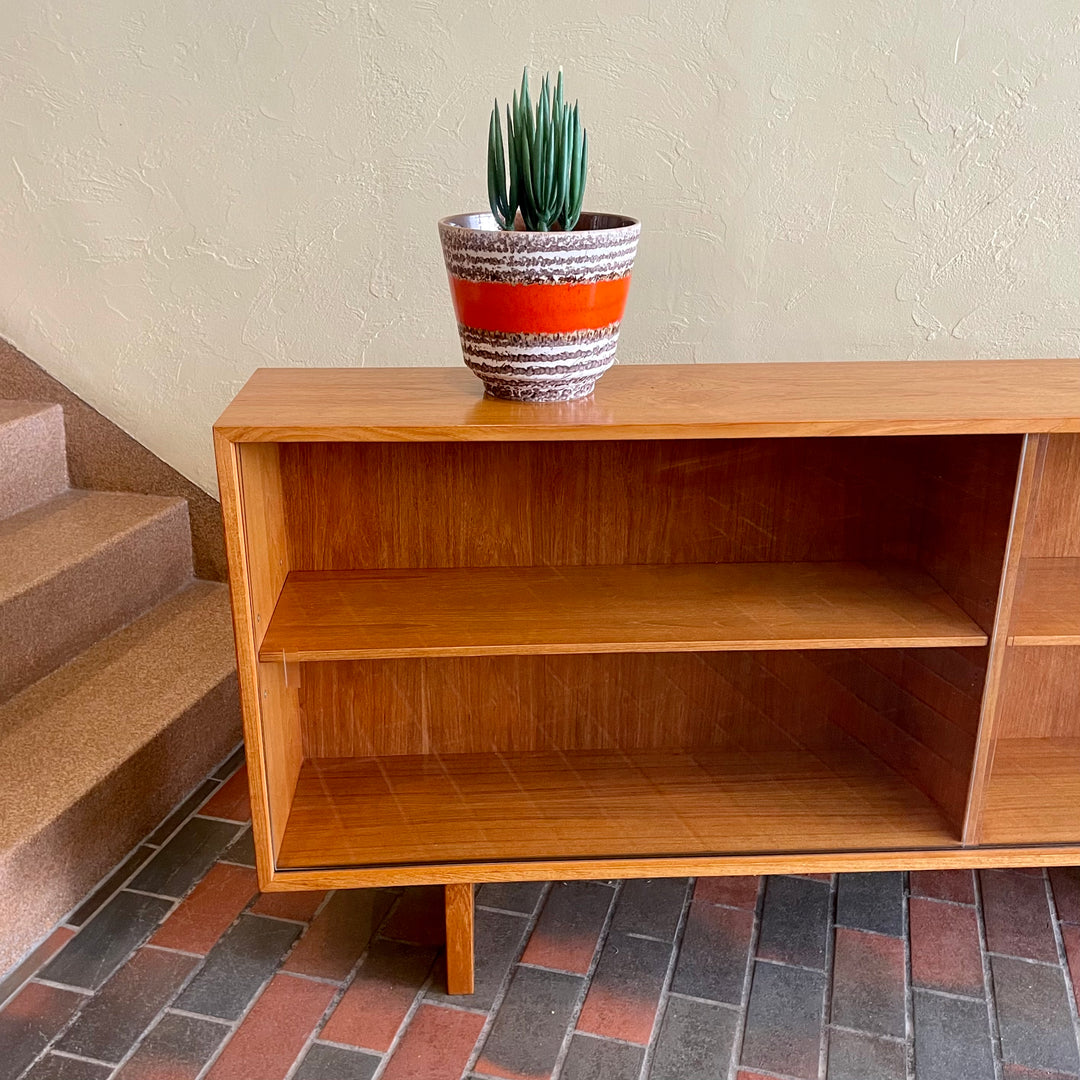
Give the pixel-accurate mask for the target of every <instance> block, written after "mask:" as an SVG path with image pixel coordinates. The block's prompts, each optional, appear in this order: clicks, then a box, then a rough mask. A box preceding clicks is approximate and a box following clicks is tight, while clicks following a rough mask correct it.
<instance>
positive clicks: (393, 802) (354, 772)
mask: <svg viewBox="0 0 1080 1080" xmlns="http://www.w3.org/2000/svg"><path fill="white" fill-rule="evenodd" d="M958 842H959V841H958V838H957V836H956V834H955V831H954V830H953V829H952V828H951V827H950V826H949V824H948V822H947V821H946V820H945V818H944V816H943V815H942V813H941V811H940V810H939V809H938V808H937V807H936V806H935V805H934V804H933V803H932V802H931V801H930V800H929V799H927V798H926V796H925V795H923V794H922V793H921V792H920V791H919V790H917V789H916V788H915V787H913V786H912V785H911V784H909V783H907V782H906V781H905V780H903V779H902V778H901V777H900V776H898V775H897V774H896V773H894V772H893V771H892V770H891V769H889V768H887V767H886V766H885V765H883V764H882V763H881V762H880V761H879V760H878V759H877V758H875V757H874V756H873V755H871V754H869V753H868V752H865V751H862V750H858V749H850V750H849V749H845V750H842V751H839V750H837V751H831V750H826V751H815V752H814V753H811V752H809V751H798V752H791V751H784V752H770V753H752V754H751V753H739V752H722V753H718V752H697V751H695V752H689V751H678V750H654V751H636V752H622V751H617V750H607V751H601V750H596V751H574V752H572V753H571V752H565V753H562V752H558V751H554V752H542V753H518V754H497V753H490V754H455V755H448V756H445V757H437V756H434V755H425V756H419V755H418V756H402V757H381V758H323V759H313V760H309V761H307V762H305V764H304V766H303V769H302V770H301V773H300V779H299V782H298V784H297V787H296V793H295V795H294V798H293V804H292V810H291V813H290V815H289V820H288V824H287V826H286V830H285V836H284V839H283V841H282V845H281V850H280V852H279V855H278V867H279V868H281V869H302V868H303V869H309V868H326V867H374V866H407V865H413V866H416V865H432V864H440V863H462V862H480V861H545V860H553V859H560V858H562V859H567V858H583V859H592V858H596V859H603V858H620V857H623V858H625V857H647V856H666V855H704V854H736V853H744V854H746V853H765V852H794V851H803V852H814V851H871V850H888V849H897V848H927V849H929V848H943V847H952V846H956V845H958Z"/></svg>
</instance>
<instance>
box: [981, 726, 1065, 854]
mask: <svg viewBox="0 0 1080 1080" xmlns="http://www.w3.org/2000/svg"><path fill="white" fill-rule="evenodd" d="M1078 841H1080V737H1077V738H1038V739H999V740H998V743H997V748H996V750H995V752H994V764H993V770H992V772H991V774H990V782H989V784H988V786H987V790H986V804H985V808H984V810H983V820H982V832H981V834H980V837H979V842H980V843H982V844H1068V843H1077V842H1078Z"/></svg>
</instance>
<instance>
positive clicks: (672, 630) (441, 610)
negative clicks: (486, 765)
mask: <svg viewBox="0 0 1080 1080" xmlns="http://www.w3.org/2000/svg"><path fill="white" fill-rule="evenodd" d="M985 644H986V635H985V634H984V633H983V632H982V631H981V630H980V629H979V627H978V626H976V624H975V623H973V622H972V621H971V620H970V619H969V618H968V617H967V616H966V615H965V614H964V613H963V612H962V611H961V610H960V608H958V607H957V606H956V604H954V603H953V601H952V600H950V599H949V597H948V596H946V595H945V593H944V592H942V590H941V589H940V588H938V586H937V585H936V584H935V583H934V582H933V581H932V580H931V579H930V578H929V577H927V576H926V575H924V574H920V573H917V572H913V571H910V570H906V569H900V568H887V567H885V568H873V567H869V566H865V565H863V564H861V563H726V564H724V563H721V564H717V563H693V564H670V565H657V566H562V567H533V566H513V567H483V568H476V569H438V570H356V571H332V572H300V573H298V572H295V571H294V572H293V573H290V574H289V576H288V578H287V579H286V581H285V585H284V588H283V589H282V592H281V597H280V598H279V600H278V603H277V606H276V608H275V610H274V614H273V617H272V618H271V620H270V625H269V626H268V627H267V630H266V636H265V637H264V639H263V643H262V646H261V648H260V650H259V659H260V660H264V661H272V660H281V658H282V655H283V654H284V656H285V657H286V658H287V659H288V660H290V661H293V660H358V659H376V658H392V657H406V656H497V655H503V654H506V655H509V654H516V655H527V654H537V653H601V652H705V651H720V650H743V651H745V650H753V649H853V648H907V647H923V646H924V647H953V646H966V645H985Z"/></svg>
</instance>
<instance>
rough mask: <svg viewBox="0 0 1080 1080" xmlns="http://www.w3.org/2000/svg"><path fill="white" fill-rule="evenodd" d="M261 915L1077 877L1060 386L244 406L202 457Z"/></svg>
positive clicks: (664, 387) (1043, 379)
mask: <svg viewBox="0 0 1080 1080" xmlns="http://www.w3.org/2000/svg"><path fill="white" fill-rule="evenodd" d="M215 440H216V448H217V460H218V471H219V476H220V481H221V496H222V507H223V510H224V513H225V523H226V532H227V540H228V550H229V560H230V574H231V579H232V595H233V610H234V617H235V623H236V635H237V652H238V656H239V671H240V680H241V691H242V698H243V705H244V720H245V735H246V743H247V754H248V759H249V765H250V776H251V785H252V805H253V808H254V831H255V845H256V856H257V860H258V867H259V879H260V883H261V886H262V888H263V889H270V890H277V889H309V888H328V887H335V888H337V887H349V886H362V885H389V884H418V883H444V884H446V885H448V887H450V888H449V891H448V906H447V911H448V926H449V932H450V947H449V953H450V959H451V963H450V976H449V977H450V982H451V986H452V988H453V989H456V990H463V989H466V988H467V987H468V985H469V982H470V979H471V961H470V956H471V951H470V950H471V937H470V935H471V927H472V884H473V883H474V882H483V881H500V880H515V879H543V878H556V877H557V878H570V877H630V876H637V877H646V876H656V875H677V874H678V875H681V874H698V875H707V874H738V873H757V872H784V871H799V870H842V869H856V868H858V869H864V870H870V869H887V868H901V867H960V866H974V865H1029V864H1038V863H1047V864H1049V863H1067V862H1072V861H1075V860H1076V859H1077V858H1078V857H1080V809H1078V807H1080V801H1078V797H1080V677H1078V676H1080V671H1078V667H1077V661H1078V660H1080V362H1077V361H1043V360H1040V361H996V362H963V363H951V362H948V363H947V362H941V363H933V364H924V363H875V364H870V363H866V364H861V363H843V364H773V365H749V364H746V365H742V364H739V365H708V366H693V367H687V366H659V367H644V366H633V367H620V368H615V369H614V370H612V371H611V372H609V373H608V374H607V375H606V376H605V377H604V379H603V380H601V382H600V383H599V384H598V386H597V390H596V393H595V395H594V396H593V397H592V398H590V399H588V400H585V401H575V402H565V403H558V404H549V405H529V404H521V403H514V402H505V401H495V400H492V399H486V398H483V397H482V396H481V387H480V384H479V383H478V382H477V381H476V380H475V379H474V378H473V377H472V375H471V374H469V373H468V372H467V371H465V370H464V369H458V368H447V369H443V368H440V369H417V368H413V369H374V370H367V369H358V370H348V369H344V370H311V369H287V370H262V371H259V372H257V373H256V374H255V375H254V376H253V377H252V379H251V381H250V382H249V383H248V385H247V386H246V387H245V388H244V389H243V390H242V391H241V392H240V394H239V395H238V396H237V398H236V400H235V401H234V402H233V403H232V404H231V405H230V406H229V408H228V409H227V410H226V411H225V413H224V414H223V416H222V417H221V419H220V420H219V421H218V423H217V425H216V426H215Z"/></svg>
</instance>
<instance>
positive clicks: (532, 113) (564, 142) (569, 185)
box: [488, 68, 589, 232]
mask: <svg viewBox="0 0 1080 1080" xmlns="http://www.w3.org/2000/svg"><path fill="white" fill-rule="evenodd" d="M588 158H589V137H588V135H587V134H586V132H585V129H584V128H583V127H582V126H581V118H580V116H579V115H578V106H577V102H576V101H575V102H574V107H573V108H571V107H570V105H569V104H568V103H567V102H566V99H565V97H564V95H563V76H562V70H561V69H560V70H559V77H558V81H557V82H556V84H555V92H554V94H552V92H551V76H550V75H545V76H544V81H543V84H542V86H541V88H540V96H539V98H538V99H537V102H536V108H535V110H534V109H533V104H532V99H531V98H530V96H529V69H528V68H526V69H525V71H524V72H523V73H522V76H521V91H520V93H519V92H518V91H514V98H513V105H512V106H511V105H507V106H506V142H505V144H504V142H503V131H502V122H501V120H500V118H499V102H498V99H496V101H495V108H494V109H492V111H491V123H490V124H489V126H488V202H489V203H490V205H491V212H492V214H493V215H494V216H495V220H496V221H497V222H498V224H499V228H501V229H513V228H514V222H515V219H516V217H517V212H518V210H519V209H520V211H521V217H522V221H523V222H524V224H525V228H526V229H529V230H531V231H534V232H549V231H550V230H551V229H554V228H561V229H572V228H573V227H574V226H575V225H576V224H577V222H578V218H579V217H580V216H581V201H582V199H583V198H584V195H585V170H586V168H587V165H588ZM508 179H509V186H507V180H508Z"/></svg>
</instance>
